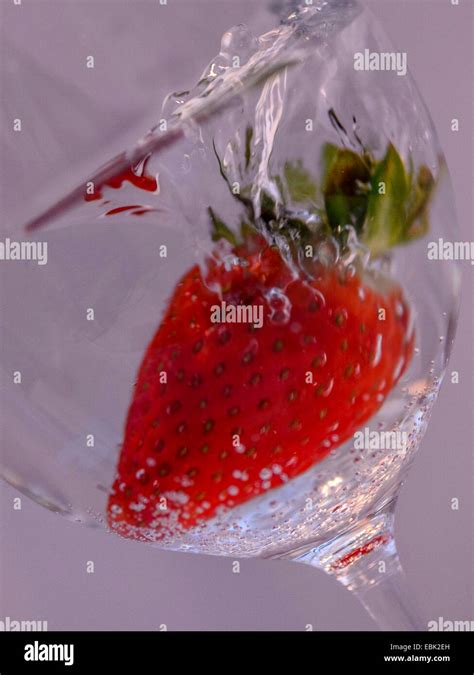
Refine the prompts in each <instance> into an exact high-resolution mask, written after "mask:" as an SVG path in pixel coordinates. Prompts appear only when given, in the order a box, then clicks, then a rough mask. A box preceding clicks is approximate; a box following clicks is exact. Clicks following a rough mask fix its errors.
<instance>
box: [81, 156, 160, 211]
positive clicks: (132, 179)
mask: <svg viewBox="0 0 474 675" xmlns="http://www.w3.org/2000/svg"><path fill="white" fill-rule="evenodd" d="M149 159H150V158H149V157H147V158H146V159H145V160H144V162H142V163H141V170H140V171H139V173H137V168H136V167H133V166H130V167H129V168H128V169H127V170H126V171H122V173H119V174H118V175H117V176H114V177H113V178H110V179H109V180H108V181H106V182H105V183H104V184H103V185H100V186H98V189H97V190H96V191H94V193H93V194H85V195H84V199H85V201H86V202H93V201H95V200H97V199H102V189H103V187H104V186H107V187H111V188H113V189H114V190H118V189H120V188H121V187H122V185H123V184H124V183H125V182H128V183H131V184H132V185H134V186H135V187H137V188H138V189H139V190H145V191H146V192H156V191H157V190H158V181H157V180H156V178H155V177H154V176H148V175H147V174H146V165H147V163H148V160H149ZM129 208H138V209H140V208H141V207H140V206H132V207H129Z"/></svg>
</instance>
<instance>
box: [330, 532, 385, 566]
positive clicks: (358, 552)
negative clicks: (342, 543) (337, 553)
mask: <svg viewBox="0 0 474 675" xmlns="http://www.w3.org/2000/svg"><path fill="white" fill-rule="evenodd" d="M389 541H390V537H389V536H387V535H385V534H379V535H378V536H377V537H374V538H373V539H371V540H370V541H369V542H367V544H364V545H363V546H359V548H356V549H354V551H351V553H348V554H347V555H345V556H343V557H342V558H340V559H339V560H337V561H336V562H335V563H333V564H332V565H331V569H332V570H333V571H337V570H341V569H344V568H345V567H347V566H348V565H350V564H351V563H353V562H355V561H356V560H358V559H359V558H362V556H364V555H367V553H371V552H372V551H374V550H375V549H376V548H378V547H379V546H382V545H384V544H387V543H388V542H389Z"/></svg>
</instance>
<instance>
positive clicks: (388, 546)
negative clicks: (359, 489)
mask: <svg viewBox="0 0 474 675" xmlns="http://www.w3.org/2000/svg"><path fill="white" fill-rule="evenodd" d="M295 558H296V560H297V561H299V562H304V563H307V564H310V565H312V566H313V567H317V568H318V569H322V570H324V571H325V572H327V573H328V574H331V575H333V576H335V577H336V579H337V580H338V581H339V582H340V583H342V584H343V586H345V587H346V588H347V589H348V590H349V591H351V592H352V593H354V595H356V596H357V597H358V598H359V600H360V602H361V603H362V605H363V606H364V607H365V609H366V610H367V612H368V613H369V614H370V616H371V617H372V618H373V619H374V621H375V622H376V623H377V625H378V626H379V628H380V629H381V630H390V631H419V630H426V626H427V623H426V621H423V620H422V619H421V617H420V615H419V613H418V610H417V609H416V607H415V604H414V602H413V597H412V595H411V594H410V593H409V591H408V590H407V585H406V580H405V575H404V573H403V570H402V566H401V564H400V560H399V557H398V553H397V549H396V546H395V539H394V536H393V506H392V507H391V508H390V510H388V511H385V512H383V513H378V514H377V515H375V516H373V517H370V518H367V519H365V520H363V521H362V522H360V523H358V524H357V526H356V527H354V528H353V529H352V530H350V531H347V532H345V533H344V534H343V535H340V536H338V537H336V538H335V539H333V540H331V541H329V542H327V543H325V544H323V545H321V546H319V547H315V548H312V549H311V550H310V551H308V550H306V552H304V553H302V554H299V555H297V556H294V559H295Z"/></svg>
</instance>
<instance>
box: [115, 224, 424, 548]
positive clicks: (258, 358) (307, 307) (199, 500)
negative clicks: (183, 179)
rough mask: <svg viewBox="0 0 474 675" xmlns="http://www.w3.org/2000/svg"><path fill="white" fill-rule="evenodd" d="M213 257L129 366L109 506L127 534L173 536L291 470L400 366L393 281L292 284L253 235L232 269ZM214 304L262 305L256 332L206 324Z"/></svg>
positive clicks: (314, 272)
mask: <svg viewBox="0 0 474 675" xmlns="http://www.w3.org/2000/svg"><path fill="white" fill-rule="evenodd" d="M224 253H225V251H224V249H223V247H222V246H217V247H216V249H215V251H214V255H213V256H212V258H211V259H209V260H208V262H207V264H206V266H205V267H204V270H202V269H201V268H200V267H198V266H195V267H193V268H192V269H190V270H189V271H188V272H187V273H186V274H185V275H184V277H183V278H182V279H181V281H180V282H179V284H178V285H177V287H176V289H175V291H174V294H173V296H172V298H171V300H170V302H169V307H168V309H167V312H166V314H165V316H164V319H163V321H162V323H161V325H160V326H159V328H158V330H157V332H156V334H155V336H154V337H153V339H152V341H151V343H150V344H149V346H148V349H147V351H146V353H145V356H144V359H143V362H142V364H141V367H140V369H139V373H138V378H137V382H136V386H135V393H134V396H133V400H132V403H131V406H130V409H129V412H128V418H127V422H126V429H125V438H124V442H123V447H122V450H121V455H120V460H119V464H118V470H117V477H116V480H115V483H114V486H113V491H112V494H111V496H110V499H109V505H108V518H109V523H110V525H111V527H112V528H113V529H115V530H118V531H119V533H122V534H124V535H127V536H132V537H140V538H145V539H150V540H159V539H161V538H163V537H167V536H171V535H173V534H176V533H178V532H182V531H184V530H186V529H187V528H190V527H193V526H196V525H197V524H199V523H200V522H202V521H204V520H207V519H209V518H212V517H213V516H216V515H218V514H219V513H222V512H223V511H225V510H227V509H230V508H233V507H235V506H237V505H239V504H242V503H244V502H246V501H248V500H250V499H252V498H254V497H257V496H258V495H261V494H263V493H265V492H266V491H268V490H271V489H273V488H277V487H278V486H280V485H282V484H283V483H285V482H286V481H289V480H291V479H292V478H294V477H296V476H298V475H300V474H302V473H303V472H304V471H306V470H307V469H309V468H310V467H311V466H313V465H314V464H315V463H316V462H319V461H320V460H321V459H323V458H324V457H325V456H326V455H327V454H328V453H329V452H330V450H331V449H333V448H336V447H337V446H339V445H340V444H342V443H343V442H344V441H346V440H347V439H348V438H350V437H351V436H352V435H353V434H354V432H355V431H356V430H357V428H358V427H360V426H361V425H362V424H364V422H366V421H367V420H368V419H369V418H370V417H371V416H372V415H373V414H374V413H375V412H376V411H377V410H378V409H379V408H380V406H381V405H382V403H383V402H384V400H385V398H386V397H387V395H388V394H389V392H390V391H391V389H392V388H393V386H394V385H395V383H396V382H397V381H398V379H399V378H400V376H401V374H402V373H403V371H404V369H405V367H406V366H407V364H408V363H409V361H410V358H411V355H412V350H413V339H414V338H413V332H412V331H411V328H410V324H411V321H410V310H409V308H408V305H407V303H406V301H405V299H404V297H403V294H402V291H401V289H400V287H399V286H398V285H396V284H395V283H394V282H392V281H388V280H387V279H386V278H384V277H381V276H379V277H375V276H371V275H369V274H368V273H367V272H362V271H359V272H357V273H354V271H353V270H352V273H349V272H348V271H347V270H345V269H344V268H343V267H340V266H338V265H332V266H331V265H329V266H324V265H322V264H320V263H319V264H316V263H314V265H313V267H312V269H311V270H310V272H311V274H306V275H304V276H303V275H299V276H295V275H294V273H293V271H292V268H291V266H290V264H289V263H288V261H287V260H286V259H284V257H283V256H282V254H281V253H280V251H279V249H278V248H277V247H275V246H271V245H268V244H267V243H266V242H265V240H264V239H263V238H262V237H258V236H250V235H248V236H247V237H246V239H245V241H244V243H243V244H241V245H239V246H236V247H233V249H232V253H233V255H234V256H235V257H236V258H237V259H238V260H239V264H237V265H232V266H230V267H229V265H226V264H225V263H226V260H224V257H225V256H224ZM381 287H383V290H381ZM222 301H224V302H225V303H226V304H227V306H229V305H232V306H234V307H235V306H239V305H244V306H253V307H260V306H261V307H263V316H264V320H263V325H262V326H261V327H255V326H254V325H252V324H249V323H213V322H212V320H211V316H212V309H213V307H215V306H221V303H222Z"/></svg>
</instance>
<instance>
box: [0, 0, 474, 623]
mask: <svg viewBox="0 0 474 675" xmlns="http://www.w3.org/2000/svg"><path fill="white" fill-rule="evenodd" d="M267 4H269V3H268V2H267V0H168V5H167V6H166V7H162V6H160V5H159V0H94V1H93V2H90V1H88V0H23V1H22V5H21V6H14V3H13V0H0V8H1V15H0V21H1V24H0V26H1V29H0V37H1V40H2V41H1V56H2V57H3V58H2V61H1V64H0V68H1V70H0V75H1V77H2V82H3V84H4V85H5V86H4V87H2V89H3V94H1V114H2V127H1V129H0V131H1V141H2V161H1V169H2V192H1V215H2V222H3V224H2V228H5V232H6V234H5V235H2V236H7V234H8V231H9V227H11V226H13V225H14V224H15V222H17V218H18V217H20V215H19V214H21V215H24V214H26V215H31V213H30V211H31V209H32V208H34V207H35V204H36V201H35V200H36V198H37V197H38V198H39V199H40V200H41V199H46V198H47V199H46V200H48V199H49V198H50V196H51V195H52V194H53V192H54V190H59V191H61V188H64V186H65V185H66V183H65V184H64V185H61V184H60V181H59V182H58V179H57V174H58V172H61V173H62V174H63V175H64V176H65V178H64V180H66V181H67V186H70V185H71V181H72V179H73V177H74V172H73V171H71V170H69V171H67V170H66V169H67V167H70V165H71V162H74V166H75V170H77V175H81V176H82V175H83V174H84V170H86V172H87V170H89V169H93V168H95V167H96V165H97V163H98V161H99V162H100V161H102V160H104V159H106V158H108V157H109V156H110V155H111V154H114V153H115V152H117V151H120V150H121V149H122V146H123V145H124V143H125V144H126V145H128V144H130V143H132V142H133V141H134V140H135V139H136V138H138V137H139V136H140V135H141V134H142V133H143V131H144V130H146V129H147V128H148V127H150V126H152V125H153V124H154V123H155V121H156V119H157V118H158V117H159V106H160V103H161V100H162V98H163V96H164V94H166V93H167V92H168V91H170V90H171V89H173V88H180V87H182V86H189V85H190V84H192V83H193V82H195V80H196V77H197V76H199V75H200V73H201V70H202V69H203V68H204V66H205V65H206V63H207V62H208V61H209V60H210V59H211V58H212V57H213V56H214V55H215V54H216V53H217V52H218V51H219V42H220V36H221V35H222V33H223V32H224V31H225V30H226V29H227V28H229V27H230V26H232V25H234V24H236V23H240V22H248V23H250V25H251V26H258V28H255V32H261V31H260V29H261V30H264V29H266V28H268V27H270V26H271V17H270V15H269V14H267V13H266V10H265V8H266V6H267ZM367 4H369V5H370V6H371V7H372V8H373V10H374V12H375V13H376V14H377V15H378V17H379V18H380V20H381V21H382V22H383V24H384V25H385V28H386V30H387V32H388V33H389V34H390V35H391V37H392V39H393V41H394V43H395V45H396V48H397V49H398V50H400V51H406V52H407V53H408V62H409V67H410V69H411V71H412V73H413V74H414V76H415V78H416V80H417V82H418V84H419V87H420V89H421V91H422V94H423V96H424V98H425V100H426V102H427V104H428V107H429V109H430V110H431V114H432V117H433V119H434V122H435V124H436V126H437V129H438V132H439V136H440V139H441V143H442V146H443V148H444V150H445V153H446V156H447V160H448V165H449V167H450V171H451V174H452V178H453V182H454V188H455V193H456V199H457V209H458V214H459V220H460V225H461V229H462V239H463V240H472V239H473V221H472V215H473V209H472V183H473V180H472V178H473V172H472V156H473V152H472V150H473V149H472V62H473V59H472V56H473V55H472V37H471V30H472V28H471V27H472V10H473V6H472V2H471V1H470V0H460V4H459V5H457V6H456V5H452V4H451V0H378V1H377V2H375V1H371V2H368V3H367ZM12 51H14V52H17V53H18V54H21V61H22V63H23V64H24V65H25V64H26V66H25V67H26V69H27V70H28V72H29V77H28V81H27V82H20V83H17V84H18V86H16V87H15V86H14V87H13V88H12V87H11V85H10V84H9V83H11V82H12V77H11V75H12V73H11V72H7V70H8V68H7V66H6V65H5V64H7V63H8V59H7V58H6V56H7V55H8V53H11V52H12ZM87 54H94V56H95V57H96V62H97V63H98V64H100V67H96V69H95V72H94V77H93V79H91V78H90V77H89V75H88V74H87V73H86V71H85V68H84V67H83V63H84V58H85V55H87ZM86 77H88V79H87V82H86V80H85V78H86ZM58 78H59V79H60V80H62V82H61V84H60V85H58ZM13 81H14V78H13ZM150 83H153V86H150ZM84 91H87V94H86V95H83V94H82V93H81V92H84ZM112 93H113V95H112ZM73 96H76V97H78V100H80V106H78V105H76V103H75V104H74V105H72V104H71V98H72V97H73ZM81 106H83V110H84V113H83V115H82V116H81ZM18 110H21V111H22V116H23V117H25V116H28V117H29V119H30V120H34V119H35V118H39V117H40V116H41V117H45V116H46V118H47V119H49V125H50V128H53V130H54V131H53V140H52V138H51V136H48V133H47V132H46V131H45V130H44V129H41V128H40V127H38V133H37V136H36V138H33V139H32V138H31V137H29V136H28V134H24V135H22V138H21V139H16V141H15V143H16V144H15V145H14V146H13V145H12V144H11V141H10V136H9V134H10V130H9V129H10V125H11V120H12V119H13V118H15V117H17V116H19V113H18V112H17V111H18ZM91 110H92V112H93V114H92V115H90V112H91ZM90 117H92V118H93V119H94V120H95V125H91V124H90V122H88V121H87V120H88V119H89V118H90ZM453 118H458V119H459V121H460V131H459V132H452V131H451V120H452V119H453ZM72 119H74V124H73V126H72V127H71V120H72ZM54 138H56V142H55V141H54ZM32 148H34V152H32ZM98 150H100V152H99V153H98ZM52 185H54V188H51V186H52ZM29 191H30V192H31V193H32V200H31V202H30V201H29V202H28V203H26V204H25V200H24V198H23V197H22V195H24V194H28V192H29ZM463 270H464V271H463V277H464V288H463V301H462V311H461V318H460V322H459V328H458V334H457V340H456V345H455V349H454V353H453V356H452V359H451V362H450V365H449V369H448V373H450V372H451V371H452V370H457V371H459V373H460V383H459V384H451V383H450V379H449V377H448V378H446V381H445V384H444V386H443V388H442V392H441V396H440V400H439V402H438V404H437V405H436V407H435V411H434V415H433V418H432V421H431V424H430V427H429V430H428V433H427V435H426V437H425V440H424V442H423V444H422V447H421V449H420V452H419V454H418V457H417V458H416V461H415V464H414V466H413V468H412V470H411V472H410V474H409V477H408V480H407V482H406V484H405V486H404V488H403V490H402V493H401V497H400V500H399V506H398V519H397V528H396V531H397V536H398V546H399V550H400V554H401V557H402V560H403V563H404V566H405V570H406V572H407V576H408V580H409V584H410V587H411V588H412V589H413V590H414V591H416V593H417V595H418V597H419V599H420V602H421V604H422V607H423V610H424V612H425V614H426V616H427V617H428V618H430V619H437V618H438V617H440V616H442V617H444V618H445V619H459V620H465V619H472V618H473V617H474V612H473V602H472V600H473V529H474V528H473V502H472V500H473V460H472V449H473V416H472V408H473V399H474V397H473V338H474V329H473V321H472V307H473V284H472V275H473V273H474V268H473V267H472V266H471V265H469V263H464V267H463ZM15 496H18V493H16V492H15V491H14V490H13V489H12V488H10V487H8V486H5V485H2V486H1V487H0V533H1V548H0V620H2V619H3V618H4V617H6V616H9V617H11V618H16V619H43V620H47V621H48V624H49V629H50V630H54V629H56V630H63V629H71V630H73V629H79V630H106V629H112V630H113V629H117V630H125V629H147V630H154V629H157V630H158V629H159V627H160V625H161V624H166V625H167V626H168V629H169V630H173V629H184V630H195V629H203V630H216V629H221V630H243V629H250V630H263V629H275V630H304V629H305V626H306V625H307V624H312V625H313V627H314V629H315V630H332V629H334V630H354V629H360V630H373V629H374V627H375V626H374V624H373V622H372V621H371V620H370V618H369V617H368V616H366V614H365V613H364V611H363V610H362V608H361V607H360V606H359V605H358V603H357V601H356V599H355V598H352V597H351V596H350V595H349V593H347V592H346V591H345V590H344V589H343V588H342V587H339V585H338V584H337V582H336V581H334V580H333V579H331V578H329V577H326V576H325V575H324V574H322V573H319V572H316V571H315V570H313V569H310V568H306V567H304V566H303V565H296V564H293V563H286V562H285V563H283V562H267V561H260V560H244V561H241V568H240V574H234V573H233V571H232V563H233V560H232V559H228V558H211V557H203V556H193V555H184V554H173V553H168V552H161V551H158V550H156V549H152V548H150V547H147V546H144V545H141V544H138V543H134V542H127V541H122V540H120V539H118V538H116V537H113V536H105V535H104V533H103V532H99V531H93V530H87V529H85V528H81V527H79V526H77V525H74V524H72V523H70V522H67V521H65V520H62V519H61V518H59V517H57V516H55V515H53V514H51V513H49V512H48V511H46V510H45V509H41V508H40V507H39V506H37V505H36V504H34V503H32V502H30V501H28V500H27V499H26V498H25V499H23V500H22V501H23V508H22V510H21V511H16V510H14V509H13V499H14V497H15ZM455 497H457V498H458V499H459V500H460V508H459V510H457V511H453V510H452V509H451V500H452V499H453V498H455ZM89 560H90V561H94V563H95V573H94V574H87V573H86V561H89Z"/></svg>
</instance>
